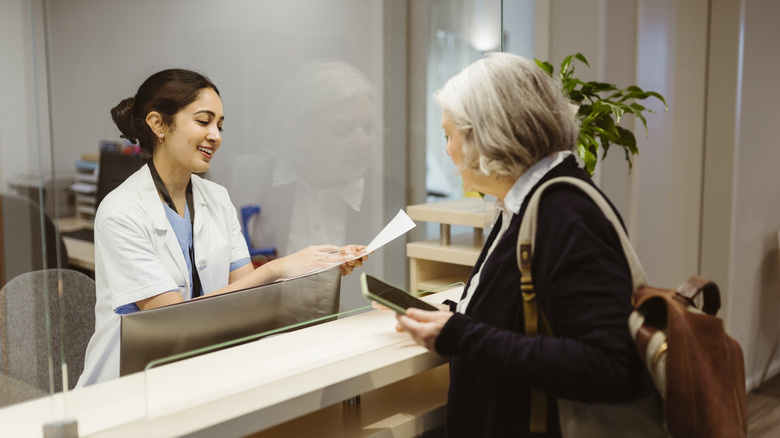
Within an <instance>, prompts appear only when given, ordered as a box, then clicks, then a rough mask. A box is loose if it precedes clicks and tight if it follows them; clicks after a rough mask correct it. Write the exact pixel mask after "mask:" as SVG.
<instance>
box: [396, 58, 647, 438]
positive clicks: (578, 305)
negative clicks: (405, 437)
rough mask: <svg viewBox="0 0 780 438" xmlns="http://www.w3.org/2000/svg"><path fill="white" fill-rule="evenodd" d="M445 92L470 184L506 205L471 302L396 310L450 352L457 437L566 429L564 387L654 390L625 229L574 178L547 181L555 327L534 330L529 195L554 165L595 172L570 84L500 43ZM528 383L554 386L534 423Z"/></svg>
mask: <svg viewBox="0 0 780 438" xmlns="http://www.w3.org/2000/svg"><path fill="white" fill-rule="evenodd" d="M434 99H435V101H436V103H437V104H438V105H439V107H440V108H441V110H442V128H443V129H444V133H445V136H446V138H447V153H448V154H449V156H450V157H451V158H452V161H453V163H455V165H456V166H457V167H458V169H459V171H460V174H461V176H462V178H463V181H464V183H465V187H466V189H467V190H475V191H480V192H483V193H487V194H490V195H494V196H496V198H497V199H498V205H499V208H500V210H501V215H500V217H498V219H497V221H496V223H495V225H494V227H493V230H492V232H491V234H490V236H489V237H488V239H487V241H486V242H485V246H484V248H483V249H482V253H481V254H480V256H479V259H478V260H477V263H476V265H475V267H474V270H473V271H472V273H471V277H470V279H469V281H468V283H467V285H466V287H465V290H464V294H463V296H462V298H461V300H460V302H459V303H457V304H456V303H451V304H450V309H449V311H438V312H428V311H422V310H419V309H410V310H409V312H408V313H407V314H406V315H405V316H399V317H398V322H399V327H398V329H399V330H405V331H407V332H409V333H410V334H411V335H412V337H413V338H414V339H415V341H417V342H418V343H419V344H421V345H423V346H425V347H426V348H428V349H429V350H430V351H432V352H435V353H437V354H439V355H441V356H444V357H449V358H450V388H449V396H448V403H447V426H446V427H447V436H448V437H460V436H462V437H488V436H491V437H492V436H514V437H518V436H560V435H561V430H560V425H559V421H558V407H557V403H556V399H557V398H563V399H572V400H578V401H584V402H624V401H629V400H633V399H636V398H638V397H639V396H641V395H643V394H647V393H648V392H647V391H646V388H649V387H648V386H647V385H646V384H645V383H646V373H645V372H644V370H643V368H642V364H641V363H640V361H639V359H638V355H637V354H636V351H635V349H634V346H633V344H632V341H631V337H630V335H629V331H628V328H627V319H628V316H629V314H630V312H631V310H632V307H631V293H632V281H631V274H630V271H629V267H628V264H627V261H626V258H625V256H624V254H623V250H622V249H621V245H620V241H619V238H618V235H617V233H616V232H615V230H614V228H613V226H612V225H611V223H610V222H609V220H608V219H607V218H606V217H605V216H604V214H602V212H601V210H599V208H598V207H597V206H596V204H595V203H594V202H593V201H591V199H590V198H589V197H588V196H587V195H585V194H584V193H582V192H580V191H578V190H577V189H575V188H573V187H571V186H566V185H557V186H553V187H551V188H550V189H549V190H548V191H546V192H545V194H544V195H543V197H542V199H541V203H540V206H539V216H538V217H539V221H538V225H537V231H536V243H535V252H534V260H533V269H532V278H533V284H534V287H535V291H536V294H537V297H538V299H539V304H540V309H541V313H543V314H544V315H545V316H546V319H547V321H548V322H549V324H550V326H551V329H552V333H553V334H554V336H545V335H539V336H526V335H525V334H524V318H523V299H522V295H521V292H520V277H521V274H520V271H519V269H518V267H517V259H516V248H517V238H518V230H519V227H520V222H521V219H522V218H523V213H524V211H525V207H526V203H527V200H528V199H529V198H530V196H531V194H532V193H533V192H534V191H535V190H536V189H537V187H539V185H541V184H542V183H543V182H545V181H547V180H549V179H551V178H553V177H558V176H569V177H575V178H579V179H581V180H584V181H588V183H589V184H592V182H590V179H589V178H588V177H587V176H586V174H585V173H584V171H583V170H582V169H580V168H579V167H578V164H577V161H576V160H575V157H574V156H573V154H572V150H573V149H574V147H575V144H576V139H577V132H578V124H577V120H576V118H575V113H576V109H575V107H574V106H573V105H572V103H571V102H569V100H568V99H567V98H566V97H565V96H564V94H563V92H562V90H561V88H560V84H559V83H558V82H557V81H555V80H554V79H553V78H551V77H550V76H549V75H547V74H546V73H545V72H544V71H542V70H541V69H540V68H538V67H537V66H536V65H535V64H534V62H532V61H529V60H527V59H524V58H521V57H518V56H514V55H510V54H505V53H495V54H489V55H487V56H485V57H484V58H482V59H480V60H479V61H477V62H475V63H474V64H472V65H471V66H469V67H467V68H466V69H465V70H463V71H462V72H461V73H459V74H458V75H457V76H455V77H453V78H452V79H450V80H449V81H448V82H447V84H446V85H445V86H444V87H443V88H442V89H440V90H438V91H437V92H436V93H435V94H434ZM531 388H535V389H537V390H539V391H541V392H543V393H545V394H547V402H546V406H547V413H546V416H543V418H546V423H545V422H544V421H543V422H542V426H543V427H541V429H540V430H537V431H536V433H535V432H531V431H530V429H529V427H530V421H531V420H530V416H531V414H530V411H531ZM544 429H546V431H545V430H544Z"/></svg>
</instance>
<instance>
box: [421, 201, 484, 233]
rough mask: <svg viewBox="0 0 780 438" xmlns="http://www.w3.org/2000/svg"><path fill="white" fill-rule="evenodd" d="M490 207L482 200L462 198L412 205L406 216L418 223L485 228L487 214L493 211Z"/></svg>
mask: <svg viewBox="0 0 780 438" xmlns="http://www.w3.org/2000/svg"><path fill="white" fill-rule="evenodd" d="M490 205H492V203H490ZM490 205H488V204H487V203H486V202H485V200H484V199H482V198H461V199H453V200H449V201H441V202H433V203H430V204H417V205H410V206H408V207H406V214H408V215H409V217H410V218H412V220H416V221H425V222H437V223H440V224H449V225H465V226H467V227H474V228H484V227H485V212H486V211H492V207H491V206H490ZM488 209H490V210H488Z"/></svg>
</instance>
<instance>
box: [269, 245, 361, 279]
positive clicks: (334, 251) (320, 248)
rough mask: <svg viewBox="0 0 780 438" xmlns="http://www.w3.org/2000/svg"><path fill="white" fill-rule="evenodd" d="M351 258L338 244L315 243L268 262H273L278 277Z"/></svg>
mask: <svg viewBox="0 0 780 438" xmlns="http://www.w3.org/2000/svg"><path fill="white" fill-rule="evenodd" d="M349 258H351V256H350V255H348V254H347V253H345V252H343V251H342V249H341V248H339V247H338V246H334V245H315V246H309V247H307V248H304V249H302V250H300V251H298V252H294V253H292V254H290V255H288V256H285V257H280V258H278V259H275V260H272V261H271V262H270V263H268V264H269V265H270V264H273V267H274V270H275V272H276V276H277V277H278V278H292V277H297V276H299V275H303V274H305V273H307V272H309V271H312V270H314V269H320V268H326V267H328V266H337V265H339V264H342V263H344V261H345V260H348V259H349ZM361 263H362V262H361ZM350 271H351V270H350Z"/></svg>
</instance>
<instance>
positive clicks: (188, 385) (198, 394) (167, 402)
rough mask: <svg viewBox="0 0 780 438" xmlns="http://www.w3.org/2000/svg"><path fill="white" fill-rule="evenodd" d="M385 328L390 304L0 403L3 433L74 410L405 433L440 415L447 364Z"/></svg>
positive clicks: (239, 431)
mask: <svg viewBox="0 0 780 438" xmlns="http://www.w3.org/2000/svg"><path fill="white" fill-rule="evenodd" d="M461 292H462V288H461V287H458V288H454V289H450V290H448V291H445V292H441V293H438V294H435V295H431V296H428V297H426V299H427V300H429V301H432V302H441V301H443V300H445V299H448V298H449V299H457V298H458V297H459V296H460V294H461ZM394 327H395V318H394V316H393V314H392V312H389V311H378V310H371V311H368V312H365V313H361V314H358V315H354V316H349V317H346V318H343V319H339V320H336V321H332V322H328V323H325V324H322V325H319V326H314V327H310V328H306V329H301V330H298V331H295V332H291V333H285V334H280V335H277V336H272V337H268V338H264V339H261V340H258V341H255V342H251V343H248V344H244V345H240V346H237V347H233V348H229V349H226V350H222V351H218V352H214V353H211V354H207V355H203V356H199V357H195V358H192V359H187V360H183V361H180V362H176V363H173V364H170V365H166V366H161V367H158V368H155V369H151V370H149V371H146V372H144V373H137V374H133V375H130V376H126V377H123V378H120V379H117V380H114V381H110V382H106V383H102V384H98V385H94V386H91V387H88V388H84V389H81V390H76V391H71V392H69V393H67V394H57V395H55V396H54V397H46V398H42V399H38V400H33V401H30V402H27V403H22V404H18V405H14V406H11V407H8V408H5V409H2V410H0V424H1V425H2V426H0V427H1V428H2V435H3V436H13V437H40V436H42V429H43V424H44V423H47V422H50V421H51V420H52V418H75V419H77V421H78V428H79V436H81V437H139V436H143V437H158V436H159V437H170V436H203V437H213V436H224V437H228V436H236V437H238V436H247V435H251V434H257V435H256V436H258V437H260V436H284V435H285V433H283V431H285V430H287V431H292V430H296V428H304V429H305V430H308V431H309V432H311V433H312V434H313V435H314V436H328V434H330V435H331V436H346V435H349V436H372V435H376V436H416V435H418V434H419V433H421V432H422V431H423V430H425V429H427V428H431V427H435V426H437V425H439V424H441V423H442V422H443V419H444V416H443V407H444V403H445V400H446V398H445V397H446V380H447V375H448V373H447V370H446V365H445V363H446V362H445V360H444V359H442V358H440V357H437V356H435V355H433V354H431V353H429V352H428V351H427V350H425V349H424V348H422V347H420V346H418V345H416V344H415V343H414V342H413V341H412V340H411V338H410V337H409V335H408V334H406V333H396V332H395V331H394ZM442 365H443V367H442ZM393 384H397V385H406V386H407V387H408V388H416V389H417V391H418V393H416V394H415V393H414V392H407V390H404V389H396V390H393V386H395V385H393ZM421 389H422V393H424V394H427V395H428V397H421V396H420V391H421ZM361 394H366V397H364V400H362V402H361V405H360V409H361V410H363V414H360V413H358V414H357V415H352V416H351V417H350V415H348V413H347V414H345V413H344V411H343V409H348V408H351V407H348V406H345V407H343V408H340V407H341V405H342V402H343V401H344V400H347V399H350V398H352V397H355V396H358V395H361ZM403 397H407V398H410V399H419V400H422V399H427V401H426V402H425V403H428V404H427V405H426V406H420V403H417V404H414V403H412V401H413V400H412V401H410V402H409V403H411V404H409V405H408V406H406V402H404V401H403ZM382 398H390V400H382V401H379V400H380V399H382ZM419 400H418V401H419ZM63 401H64V402H65V403H63ZM399 406H400V407H399ZM404 406H406V407H404ZM372 409H373V410H372ZM64 410H65V411H64ZM333 417H341V420H334V421H330V420H327V419H328V418H330V419H331V420H333ZM345 418H346V419H345ZM349 418H352V420H350V419H349ZM295 419H299V420H295ZM307 419H308V420H307ZM291 420H294V421H292V422H291ZM297 421H303V423H300V424H296V422H297ZM306 421H309V422H310V423H308V424H311V426H306V424H307V423H306ZM328 421H330V422H328ZM320 427H322V428H323V429H320ZM328 427H330V428H331V429H332V430H331V431H329V432H328V431H327V430H325V429H327V428H328ZM312 428H314V429H312ZM275 430H276V431H277V432H279V433H278V434H274V431H275ZM261 431H266V432H265V433H263V432H261ZM288 433H289V432H288ZM288 436H289V435H288Z"/></svg>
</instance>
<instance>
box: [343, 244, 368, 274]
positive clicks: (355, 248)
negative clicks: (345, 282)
mask: <svg viewBox="0 0 780 438" xmlns="http://www.w3.org/2000/svg"><path fill="white" fill-rule="evenodd" d="M365 249H366V246H365V245H347V246H343V247H342V248H341V249H340V251H341V252H343V253H344V255H345V258H348V259H350V258H352V257H355V256H357V255H359V254H360V253H361V252H364V251H365ZM366 260H368V254H364V255H363V256H362V257H360V258H356V259H355V260H350V261H348V262H347V263H344V264H343V265H341V275H342V276H347V275H349V274H351V273H352V271H353V270H354V269H355V268H359V267H360V266H363V262H364V261H366Z"/></svg>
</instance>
